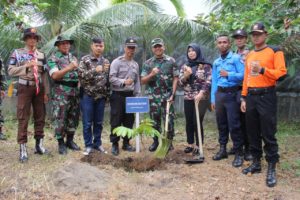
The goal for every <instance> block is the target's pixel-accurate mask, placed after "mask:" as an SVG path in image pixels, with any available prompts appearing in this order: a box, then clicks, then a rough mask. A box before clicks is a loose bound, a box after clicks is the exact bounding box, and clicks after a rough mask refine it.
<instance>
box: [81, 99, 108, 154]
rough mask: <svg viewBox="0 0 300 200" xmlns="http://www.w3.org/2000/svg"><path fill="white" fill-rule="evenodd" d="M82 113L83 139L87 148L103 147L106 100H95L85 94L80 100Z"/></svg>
mask: <svg viewBox="0 0 300 200" xmlns="http://www.w3.org/2000/svg"><path fill="white" fill-rule="evenodd" d="M80 107H81V113H82V125H83V139H84V144H85V147H95V148H98V147H99V146H101V145H102V141H101V133H102V129H103V117H104V108H105V98H103V97H102V98H99V99H96V100H95V99H94V98H93V97H92V96H89V95H87V94H84V95H83V96H82V98H81V99H80Z"/></svg>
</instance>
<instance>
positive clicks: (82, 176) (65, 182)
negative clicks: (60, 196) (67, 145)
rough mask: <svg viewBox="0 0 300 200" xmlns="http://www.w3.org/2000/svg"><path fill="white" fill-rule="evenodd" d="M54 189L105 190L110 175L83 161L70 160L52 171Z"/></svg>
mask: <svg viewBox="0 0 300 200" xmlns="http://www.w3.org/2000/svg"><path fill="white" fill-rule="evenodd" d="M52 177H53V183H54V186H55V187H56V190H57V191H59V192H65V193H73V194H77V193H81V192H95V191H105V190H106V189H107V186H108V184H109V180H110V175H109V174H107V173H106V172H103V171H102V170H99V169H98V168H96V167H93V166H90V165H88V164H85V163H79V162H72V163H69V164H68V165H65V166H63V167H62V168H60V169H58V170H57V171H56V172H54V173H53V176H52Z"/></svg>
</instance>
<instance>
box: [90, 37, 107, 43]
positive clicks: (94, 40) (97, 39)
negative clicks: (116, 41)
mask: <svg viewBox="0 0 300 200" xmlns="http://www.w3.org/2000/svg"><path fill="white" fill-rule="evenodd" d="M92 42H93V43H97V44H101V43H102V42H104V40H103V39H102V38H100V37H95V38H93V39H92Z"/></svg>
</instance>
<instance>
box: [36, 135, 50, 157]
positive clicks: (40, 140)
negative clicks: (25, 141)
mask: <svg viewBox="0 0 300 200" xmlns="http://www.w3.org/2000/svg"><path fill="white" fill-rule="evenodd" d="M43 142H44V140H43V138H38V139H36V140H35V151H34V153H35V154H40V155H43V154H48V153H49V152H48V150H47V149H45V147H44V144H43Z"/></svg>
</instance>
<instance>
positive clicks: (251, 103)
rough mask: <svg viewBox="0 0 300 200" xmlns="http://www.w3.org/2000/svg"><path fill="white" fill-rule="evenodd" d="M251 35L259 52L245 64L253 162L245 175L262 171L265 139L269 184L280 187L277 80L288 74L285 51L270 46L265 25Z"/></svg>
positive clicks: (245, 97)
mask: <svg viewBox="0 0 300 200" xmlns="http://www.w3.org/2000/svg"><path fill="white" fill-rule="evenodd" d="M250 34H251V35H252V42H253V44H254V47H255V49H254V50H252V51H251V52H250V53H249V54H248V56H247V58H246V61H245V74H244V82H243V90H242V99H241V101H242V103H241V110H242V111H243V112H246V124H247V134H248V137H249V141H250V151H251V154H252V156H253V163H252V164H251V165H250V166H249V167H248V168H246V169H244V170H243V173H244V174H247V173H259V172H261V161H260V160H261V157H262V154H263V151H262V140H263V141H264V144H265V145H264V151H265V154H266V160H267V162H268V171H267V179H266V184H267V186H268V187H273V186H275V185H276V182H277V180H276V171H275V169H276V163H277V162H278V161H279V155H278V144H277V140H276V137H275V134H276V131H277V130H276V110H277V109H276V108H277V101H276V91H275V85H276V81H277V80H278V79H279V78H281V77H284V76H285V75H286V72H287V70H286V67H285V60H284V55H283V52H282V51H281V50H280V49H279V48H276V47H269V46H268V45H267V44H266V39H267V36H268V33H267V31H266V30H265V26H264V25H263V24H262V23H260V22H258V23H255V24H254V25H253V26H252V28H251V32H250Z"/></svg>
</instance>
